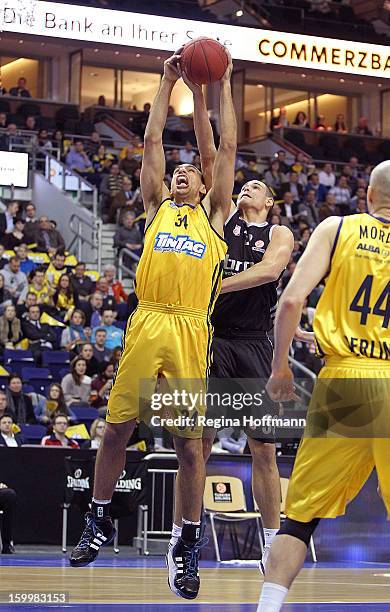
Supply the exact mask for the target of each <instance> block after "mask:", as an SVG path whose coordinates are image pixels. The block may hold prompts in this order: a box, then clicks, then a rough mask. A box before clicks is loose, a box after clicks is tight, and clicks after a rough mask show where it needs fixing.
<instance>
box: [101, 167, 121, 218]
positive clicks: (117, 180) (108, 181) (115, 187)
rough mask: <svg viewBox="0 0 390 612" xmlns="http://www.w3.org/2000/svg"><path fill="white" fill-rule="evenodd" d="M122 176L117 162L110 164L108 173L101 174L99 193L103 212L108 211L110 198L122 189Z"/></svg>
mask: <svg viewBox="0 0 390 612" xmlns="http://www.w3.org/2000/svg"><path fill="white" fill-rule="evenodd" d="M122 181H123V176H122V175H121V174H120V170H119V166H118V164H112V166H111V168H110V173H109V174H106V175H104V176H103V179H102V182H101V183H100V193H101V194H102V196H103V201H102V208H103V213H106V214H107V213H108V211H109V210H110V207H111V202H112V198H113V197H114V196H116V194H117V193H118V192H119V191H120V190H121V189H122Z"/></svg>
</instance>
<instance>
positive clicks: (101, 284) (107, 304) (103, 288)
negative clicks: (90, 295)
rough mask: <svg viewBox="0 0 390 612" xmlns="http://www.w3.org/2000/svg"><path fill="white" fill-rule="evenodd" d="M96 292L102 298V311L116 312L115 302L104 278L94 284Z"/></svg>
mask: <svg viewBox="0 0 390 612" xmlns="http://www.w3.org/2000/svg"><path fill="white" fill-rule="evenodd" d="M96 291H98V292H99V293H101V294H102V296H103V310H114V312H116V300H115V298H114V294H113V293H112V291H111V289H110V285H109V284H108V280H107V279H106V278H105V277H104V276H101V277H100V278H98V280H97V282H96Z"/></svg>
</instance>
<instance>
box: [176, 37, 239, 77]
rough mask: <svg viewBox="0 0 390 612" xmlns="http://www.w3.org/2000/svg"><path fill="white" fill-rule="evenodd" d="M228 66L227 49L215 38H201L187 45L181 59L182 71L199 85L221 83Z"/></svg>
mask: <svg viewBox="0 0 390 612" xmlns="http://www.w3.org/2000/svg"><path fill="white" fill-rule="evenodd" d="M227 66H228V58H227V55H226V52H225V49H224V47H223V46H222V45H221V43H219V42H218V41H217V40H214V39H213V38H206V37H201V38H197V39H196V40H192V41H191V42H189V43H187V44H186V45H185V47H184V48H183V51H182V54H181V58H180V67H181V69H182V70H184V71H185V72H186V74H187V76H188V78H189V79H190V80H191V81H192V82H193V83H196V84H197V85H205V84H207V83H214V82H215V81H219V79H221V78H222V76H223V75H224V74H225V71H226V68H227Z"/></svg>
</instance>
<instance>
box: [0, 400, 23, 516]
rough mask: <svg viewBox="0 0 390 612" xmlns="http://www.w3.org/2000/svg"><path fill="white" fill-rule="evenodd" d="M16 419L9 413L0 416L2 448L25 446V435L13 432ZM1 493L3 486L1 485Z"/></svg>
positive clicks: (0, 508) (0, 443)
mask: <svg viewBox="0 0 390 612" xmlns="http://www.w3.org/2000/svg"><path fill="white" fill-rule="evenodd" d="M13 425H14V419H13V417H12V415H11V414H10V413H8V412H6V413H5V414H3V415H2V416H0V446H10V447H18V446H22V444H24V437H23V434H21V433H20V432H17V433H14V431H13ZM0 492H1V484H0ZM0 510H2V507H1V495H0Z"/></svg>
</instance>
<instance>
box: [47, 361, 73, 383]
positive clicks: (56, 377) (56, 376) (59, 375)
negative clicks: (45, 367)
mask: <svg viewBox="0 0 390 612" xmlns="http://www.w3.org/2000/svg"><path fill="white" fill-rule="evenodd" d="M49 369H50V372H51V375H52V377H53V382H61V380H62V379H63V377H64V376H65V374H69V372H70V369H69V366H68V367H67V368H66V367H65V368H64V364H63V363H50V364H49ZM64 372H65V374H64Z"/></svg>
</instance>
